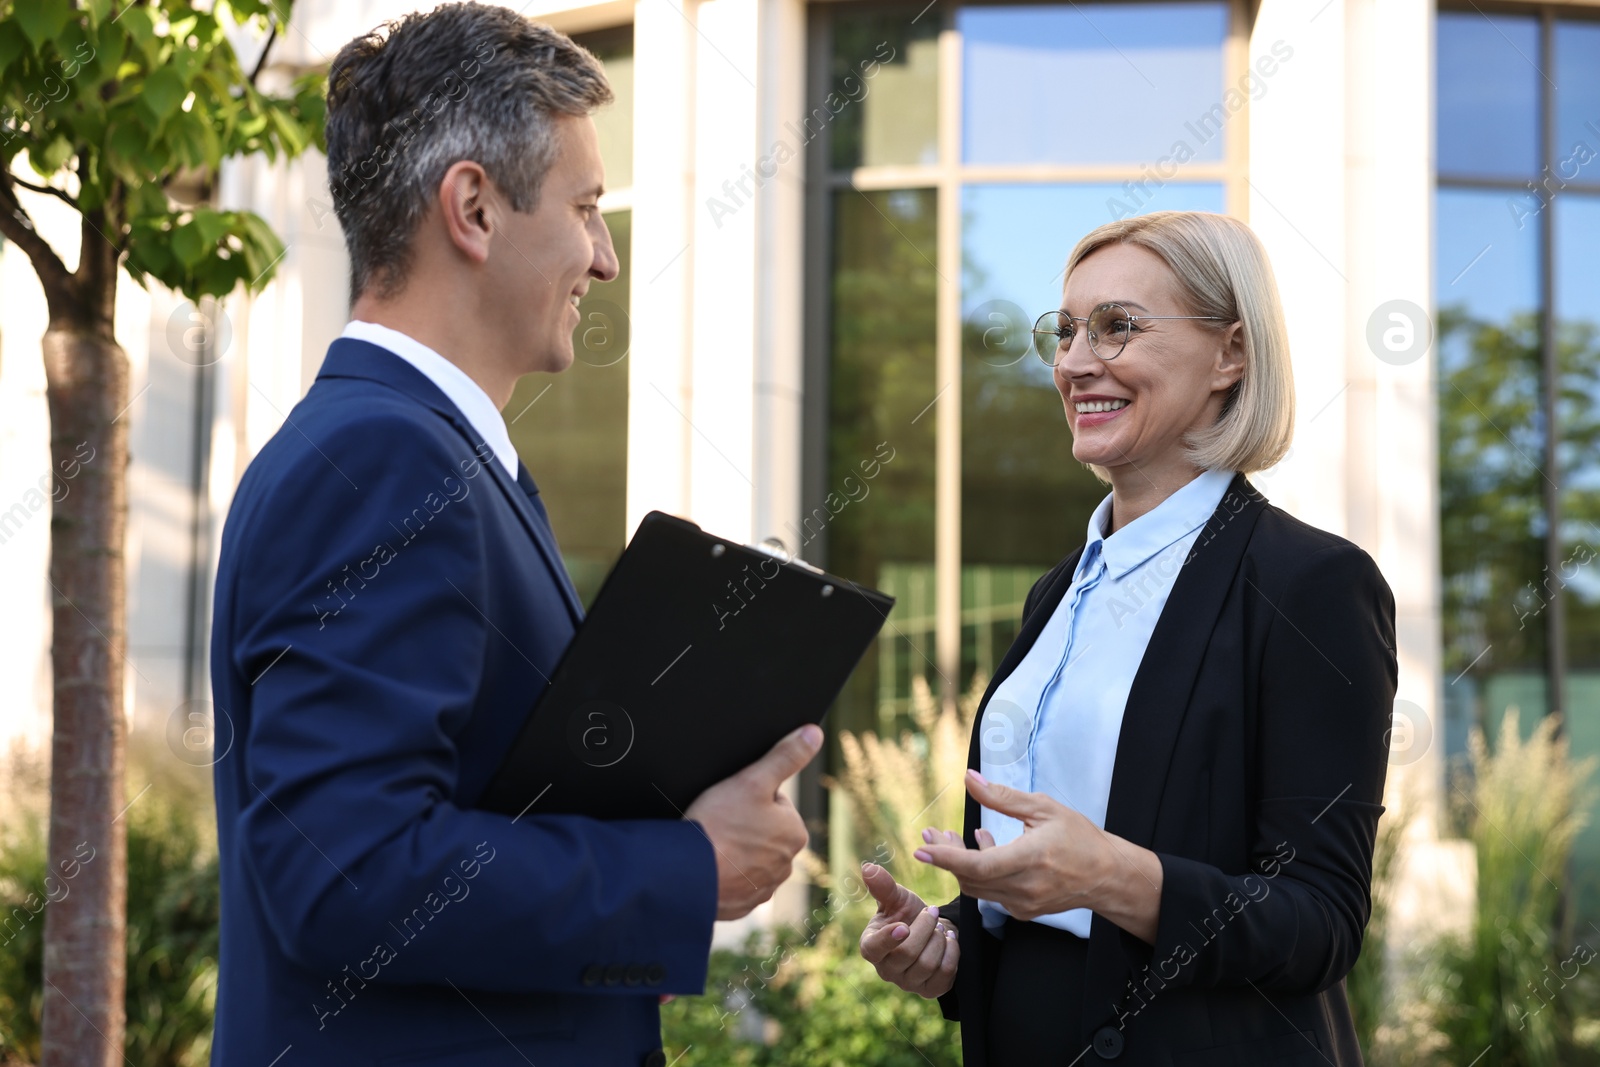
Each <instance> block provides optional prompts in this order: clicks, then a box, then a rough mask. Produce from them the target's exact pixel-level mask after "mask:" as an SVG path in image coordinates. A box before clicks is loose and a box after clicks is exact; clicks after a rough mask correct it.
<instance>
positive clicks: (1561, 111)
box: [1550, 22, 1600, 184]
mask: <svg viewBox="0 0 1600 1067" xmlns="http://www.w3.org/2000/svg"><path fill="white" fill-rule="evenodd" d="M1555 53H1556V56H1555V78H1556V84H1557V85H1559V86H1560V87H1561V90H1560V91H1559V92H1557V93H1555V94H1553V95H1554V96H1555V106H1556V143H1555V144H1554V145H1553V146H1552V149H1553V151H1552V156H1553V158H1552V159H1551V160H1550V171H1551V175H1552V176H1553V177H1555V178H1556V179H1557V180H1558V181H1562V182H1572V181H1581V182H1589V183H1597V184H1600V22H1557V23H1556V45H1555Z"/></svg>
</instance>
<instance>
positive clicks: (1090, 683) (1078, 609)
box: [978, 470, 1233, 938]
mask: <svg viewBox="0 0 1600 1067" xmlns="http://www.w3.org/2000/svg"><path fill="white" fill-rule="evenodd" d="M1232 481H1233V472H1232V471H1221V470H1217V471H1206V472H1205V473H1203V474H1201V475H1200V476H1199V477H1197V478H1195V479H1194V480H1193V481H1191V482H1190V483H1189V484H1188V485H1185V486H1184V487H1183V488H1181V489H1179V490H1178V491H1177V492H1175V493H1173V494H1172V495H1171V496H1169V497H1167V499H1165V500H1163V501H1162V502H1161V503H1160V504H1158V505H1156V507H1155V508H1154V509H1153V510H1151V511H1149V512H1147V513H1145V514H1143V515H1141V516H1139V517H1138V518H1137V519H1134V520H1133V521H1132V522H1130V523H1128V524H1127V525H1126V526H1124V527H1122V528H1121V529H1120V530H1118V531H1117V532H1116V533H1114V534H1112V535H1111V536H1109V537H1107V536H1105V533H1104V531H1105V528H1106V522H1107V520H1108V519H1109V518H1110V516H1111V497H1110V496H1107V497H1106V498H1105V499H1104V500H1102V501H1101V502H1100V506H1099V507H1097V508H1095V510H1094V514H1093V515H1092V516H1090V518H1089V532H1088V541H1087V543H1086V544H1085V545H1084V548H1083V555H1082V556H1081V557H1080V558H1079V560H1078V567H1077V569H1076V571H1074V573H1073V577H1072V584H1071V585H1070V586H1068V588H1067V591H1066V594H1065V595H1064V596H1063V597H1062V598H1061V602H1060V603H1059V604H1058V605H1057V606H1056V609H1055V611H1054V613H1052V614H1051V616H1050V619H1049V621H1048V622H1046V623H1045V627H1044V630H1043V631H1042V632H1041V633H1040V634H1039V638H1038V640H1036V641H1035V642H1034V643H1033V647H1032V648H1030V649H1029V650H1028V652H1027V654H1026V655H1025V656H1023V658H1022V662H1020V663H1018V664H1017V668H1016V670H1014V671H1012V672H1011V674H1010V675H1009V676H1007V678H1006V680H1005V681H1004V682H1002V683H1000V686H999V688H997V689H996V690H995V692H994V696H993V697H992V698H991V699H990V701H989V704H988V707H987V708H986V709H985V712H984V718H983V736H982V738H981V741H980V745H979V752H980V754H981V755H980V759H979V768H978V769H979V771H980V772H982V774H983V776H984V777H985V778H987V779H988V780H989V781H991V782H997V783H999V784H1001V785H1007V786H1010V787H1012V788H1013V789H1021V790H1024V791H1026V792H1030V793H1045V794H1047V795H1049V796H1051V797H1053V798H1055V799H1056V800H1059V801H1060V802H1061V803H1063V804H1065V805H1066V806H1067V807H1069V808H1072V809H1074V810H1076V811H1078V812H1080V813H1082V814H1083V816H1084V817H1085V818H1087V819H1089V820H1090V821H1091V822H1093V823H1094V824H1095V825H1096V826H1099V827H1102V828H1103V827H1104V826H1105V822H1106V803H1107V801H1108V800H1109V799H1110V796H1111V771H1112V767H1113V766H1114V764H1115V763H1116V757H1117V739H1118V738H1119V737H1120V736H1121V733H1122V711H1123V708H1124V706H1125V705H1126V704H1127V702H1128V691H1129V690H1130V689H1131V688H1132V687H1133V678H1134V675H1135V674H1136V673H1137V672H1138V670H1139V664H1140V662H1141V661H1142V660H1143V659H1144V653H1145V648H1146V646H1147V645H1149V643H1150V634H1151V633H1152V632H1153V631H1154V630H1155V626H1156V620H1157V619H1158V618H1160V617H1161V609H1162V608H1163V607H1165V606H1166V603H1167V597H1168V595H1169V594H1170V593H1171V592H1172V585H1173V583H1174V582H1175V581H1176V580H1177V577H1178V571H1179V569H1180V568H1181V567H1182V566H1183V562H1184V560H1185V559H1187V558H1188V555H1189V550H1190V548H1191V547H1192V546H1193V545H1194V542H1195V539H1196V538H1198V537H1199V536H1200V530H1201V528H1202V527H1203V526H1205V523H1206V520H1207V519H1209V518H1210V517H1211V514H1212V512H1214V511H1216V509H1217V505H1218V504H1220V503H1221V502H1222V497H1223V495H1224V494H1225V493H1226V492H1227V490H1228V485H1229V484H1230V483H1231V482H1232ZM982 812H983V817H982V826H983V827H984V829H986V830H988V831H989V832H990V833H991V834H993V835H994V840H995V843H996V844H997V845H1003V844H1006V843H1007V842H1010V841H1014V840H1016V839H1017V837H1019V836H1020V835H1021V834H1022V830H1023V826H1022V822H1021V821H1020V820H1018V819H1015V818H1012V817H1011V816H1009V815H1002V814H1000V813H999V812H995V811H990V810H989V809H988V808H984V809H982ZM978 911H979V913H980V914H981V915H982V916H983V925H984V927H985V928H986V929H989V930H992V931H996V932H998V928H999V927H1001V926H1003V925H1004V923H1005V920H1006V916H1007V914H1009V913H1008V912H1007V911H1006V910H1005V908H1004V907H1002V906H1001V905H999V904H995V903H993V902H991V901H987V900H980V901H978ZM1090 917H1091V913H1090V911H1089V909H1087V908H1074V909H1072V910H1070V911H1062V912H1056V913H1055V914H1053V915H1042V916H1040V917H1039V918H1037V919H1035V920H1034V922H1040V923H1044V924H1046V925H1047V926H1054V927H1057V928H1058V929H1061V930H1066V931H1068V932H1070V933H1074V934H1077V935H1078V936H1079V937H1084V938H1086V937H1088V936H1089V920H1090Z"/></svg>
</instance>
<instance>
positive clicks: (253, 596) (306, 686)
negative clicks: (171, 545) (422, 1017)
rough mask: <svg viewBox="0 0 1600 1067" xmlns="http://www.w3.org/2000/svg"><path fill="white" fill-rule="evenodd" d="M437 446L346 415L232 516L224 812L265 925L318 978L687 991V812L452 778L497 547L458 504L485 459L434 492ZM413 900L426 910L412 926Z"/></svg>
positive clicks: (439, 461) (706, 894) (694, 846)
mask: <svg viewBox="0 0 1600 1067" xmlns="http://www.w3.org/2000/svg"><path fill="white" fill-rule="evenodd" d="M374 440H377V441H382V442H385V443H386V446H387V447H375V446H374V444H373V441H374ZM452 451H453V450H452V449H451V448H450V447H449V446H448V445H447V444H446V443H445V442H444V441H443V439H442V438H440V437H437V436H430V435H429V434H427V433H424V432H419V430H418V427H417V426H416V425H415V424H414V423H413V422H411V421H409V420H407V419H403V418H400V417H398V416H394V417H387V420H386V419H385V418H383V417H380V418H362V419H359V420H352V422H351V423H349V424H347V425H345V426H344V427H342V428H341V429H340V430H339V431H337V432H335V433H334V434H332V435H329V437H328V439H326V440H322V441H320V442H319V448H318V451H312V452H308V453H307V454H306V455H305V457H304V458H303V460H297V461H295V463H294V469H293V471H292V474H291V476H290V477H286V478H283V479H280V480H279V482H278V483H277V485H276V487H275V488H273V489H272V490H270V491H269V492H268V494H266V495H265V496H264V497H262V498H258V502H259V506H258V507H256V508H255V509H254V513H253V514H251V515H248V516H246V519H247V521H248V526H247V528H246V532H245V534H244V535H243V539H242V540H241V542H240V545H241V547H240V550H239V551H240V553H241V556H240V559H239V561H238V563H239V565H238V567H237V568H236V569H235V571H234V573H236V574H239V575H241V576H242V577H241V580H240V581H239V588H238V590H237V592H236V605H237V606H236V612H237V619H236V626H235V630H234V632H235V633H237V634H238V635H239V637H238V639H237V640H236V642H235V645H234V647H233V648H232V649H230V650H228V656H229V659H230V662H231V665H232V667H233V668H234V669H235V670H237V671H239V672H240V673H241V675H242V677H243V678H245V679H254V680H255V681H254V684H253V687H252V690H251V708H250V714H249V721H248V725H247V732H246V733H245V735H244V736H242V737H241V738H240V739H239V740H240V743H242V744H244V745H245V746H246V747H245V752H244V766H245V768H246V771H245V778H246V783H245V784H243V785H242V786H240V789H241V790H242V795H243V801H242V804H241V814H240V816H239V820H238V822H239V825H237V826H236V827H233V828H232V832H234V833H237V834H239V835H242V842H243V846H244V847H243V852H244V855H245V857H246V865H247V868H248V870H249V874H250V876H251V877H252V879H253V881H254V883H255V887H256V891H257V892H258V893H259V895H260V899H261V900H262V901H263V904H264V907H265V909H266V921H267V923H268V925H269V927H270V928H271V932H272V933H273V935H274V936H275V937H276V940H277V941H278V943H279V944H280V945H281V946H282V949H283V952H284V953H285V955H286V956H288V957H289V958H290V959H292V960H293V961H295V962H297V963H299V964H301V965H302V966H306V967H313V968H316V969H319V970H326V971H327V973H328V974H329V975H330V977H333V976H339V975H340V974H341V973H342V972H341V968H347V967H348V968H352V969H354V970H357V971H360V972H361V973H362V977H363V978H367V979H368V980H377V981H383V982H399V983H437V984H441V985H442V984H444V983H445V982H447V981H449V982H453V983H455V984H457V985H458V986H461V987H470V988H479V989H492V990H505V991H533V990H539V991H552V992H575V993H576V992H581V993H586V994H594V995H605V994H618V995H622V994H631V995H638V994H639V993H641V992H644V991H645V990H643V989H641V988H639V987H638V986H637V983H630V984H629V985H623V984H621V983H617V984H615V985H612V986H607V985H595V984H593V979H592V975H591V981H590V983H584V982H583V981H582V977H581V976H582V974H583V972H584V970H585V969H586V968H589V967H592V966H593V965H594V964H595V963H601V964H609V963H613V962H619V961H620V962H625V963H632V962H638V963H640V964H643V965H644V966H646V967H648V966H650V965H652V964H655V965H659V966H660V967H661V968H662V969H663V970H664V972H665V975H664V978H663V980H662V981H660V983H659V984H657V985H655V986H653V987H652V988H650V989H649V990H648V991H649V992H651V993H656V992H675V993H685V994H696V993H700V992H702V991H703V989H704V983H705V974H706V962H707V955H708V949H709V945H710V938H711V929H712V923H713V921H714V916H715V909H716V898H717V886H716V863H715V857H714V855H713V852H712V849H711V845H710V842H709V841H708V840H707V838H706V837H705V835H704V833H703V832H702V831H701V829H700V828H699V827H698V825H696V824H694V823H691V822H687V821H660V820H647V821H646V820H641V821H616V822H601V821H597V820H592V819H587V818H582V817H578V816H568V815H559V816H557V815H548V816H541V815H537V814H533V813H531V812H530V813H528V814H526V815H524V816H522V817H520V818H518V819H516V820H513V819H512V818H510V817H507V816H503V815H498V814H493V813H489V812H484V811H475V810H469V809H467V808H465V807H463V806H461V805H460V804H459V803H458V801H457V790H458V773H459V761H458V754H457V748H456V736H457V735H458V733H459V732H460V731H461V730H462V729H463V728H464V726H465V725H466V724H467V723H468V722H469V720H470V719H471V717H472V713H473V710H474V708H475V707H476V706H477V705H478V704H479V701H480V697H481V690H482V689H483V688H484V687H485V686H493V685H494V684H495V679H494V678H485V677H483V675H482V671H483V666H484V657H485V650H486V649H487V648H488V647H489V646H490V643H491V642H496V641H502V640H504V637H503V636H501V635H499V634H498V633H497V631H496V629H495V628H493V626H492V624H491V623H490V621H489V620H488V619H487V618H486V617H485V615H484V614H483V613H482V612H481V611H480V610H479V608H478V607H477V605H479V604H482V603H485V602H486V595H487V590H488V588H489V586H490V583H492V582H494V581H495V573H494V565H495V562H496V561H494V560H489V559H485V558H484V541H483V536H482V528H481V526H480V524H479V522H478V520H477V518H476V516H477V515H478V514H479V513H481V512H482V510H483V509H485V508H487V507H489V506H491V505H492V503H493V497H494V494H496V493H497V492H499V489H498V488H497V487H496V486H495V485H494V484H493V482H492V477H491V475H490V473H489V472H488V471H487V470H483V471H481V472H480V473H479V475H478V480H477V481H476V482H475V483H474V484H472V485H471V486H470V491H469V492H467V493H466V494H465V495H464V496H463V497H462V498H461V499H460V500H454V499H453V498H452V502H450V503H448V505H447V506H445V505H441V504H438V503H437V502H438V501H441V500H443V498H444V496H445V495H446V494H449V493H452V492H454V490H452V489H451V488H450V487H451V485H452V484H455V485H461V484H464V483H465V479H464V478H463V477H462V470H461V469H459V468H458V463H460V457H459V456H456V455H453V454H451V453H452ZM461 452H462V454H463V455H470V453H469V452H468V451H467V450H466V448H465V445H464V444H463V447H462V449H461ZM335 461H336V462H335ZM490 462H493V460H491V461H490ZM356 487H359V489H357V488H356ZM430 494H431V497H430ZM419 506H427V507H428V509H429V510H430V511H432V510H433V509H434V507H435V506H438V507H439V510H438V512H437V514H435V515H433V516H432V518H431V520H430V521H429V523H428V525H427V527H426V529H425V531H424V532H423V533H422V534H421V535H419V536H417V537H416V539H415V540H413V541H408V542H400V538H399V537H398V536H397V534H396V528H395V527H394V526H393V525H392V524H393V522H395V521H400V520H401V519H402V518H403V517H404V516H408V515H410V514H411V513H412V511H413V509H414V508H417V507H419ZM397 542H400V544H399V547H398V548H395V549H394V551H393V556H392V558H389V559H387V560H384V561H383V562H382V564H381V570H380V572H379V573H378V574H377V575H376V577H375V578H373V579H372V580H370V581H367V582H366V583H365V584H364V585H363V586H361V589H360V593H359V598H358V599H356V600H354V601H352V602H351V604H350V606H349V607H348V608H347V609H345V610H344V611H342V612H341V613H340V614H339V615H338V616H337V617H327V616H326V615H323V616H320V617H319V614H318V613H317V612H316V611H314V610H313V608H312V605H313V604H314V603H315V602H317V601H318V600H319V599H322V600H325V599H326V598H327V596H328V592H327V589H326V588H325V585H326V583H327V581H328V580H329V579H330V578H334V577H336V576H341V575H342V574H343V573H344V571H343V570H342V569H343V568H345V567H346V565H347V564H348V565H351V566H354V565H355V563H356V561H361V560H368V559H370V558H372V557H373V556H374V550H375V546H376V545H380V544H385V543H387V544H390V545H391V547H392V546H393V545H394V544H395V543H397ZM529 551H530V552H531V551H533V547H532V546H531V545H530V546H529ZM368 577H371V575H370V571H369V573H368ZM220 710H221V709H219V711H220ZM418 909H426V914H424V915H423V917H422V918H423V919H424V920H431V921H426V926H427V930H426V931H425V932H424V933H422V934H420V935H418V936H416V937H415V939H414V940H412V939H409V938H408V937H407V933H408V931H409V929H410V928H411V925H412V924H408V923H407V922H406V920H407V919H408V918H410V917H411V916H413V915H414V914H415V913H416V912H417V910H418ZM384 945H387V947H388V952H387V953H384V952H383V949H382V947H381V946H384ZM375 952H376V953H377V954H378V959H377V963H378V964H379V966H378V967H377V968H374V969H377V970H378V974H377V975H376V976H375V977H374V976H370V975H369V974H368V973H367V970H368V968H367V967H364V966H363V962H364V961H371V960H372V959H373V957H374V954H375ZM385 955H386V956H387V957H388V958H383V957H384V956H385ZM656 976H657V977H661V975H660V974H659V972H658V973H657V975H656Z"/></svg>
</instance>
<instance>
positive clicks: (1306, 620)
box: [1150, 543, 1397, 993]
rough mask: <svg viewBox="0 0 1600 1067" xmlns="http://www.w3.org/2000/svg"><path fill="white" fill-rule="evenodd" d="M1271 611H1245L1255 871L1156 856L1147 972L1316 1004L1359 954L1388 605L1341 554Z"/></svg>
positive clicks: (1389, 678) (1381, 591)
mask: <svg viewBox="0 0 1600 1067" xmlns="http://www.w3.org/2000/svg"><path fill="white" fill-rule="evenodd" d="M1252 584H1253V583H1252ZM1247 595H1250V596H1258V595H1259V596H1261V597H1262V598H1263V599H1264V598H1265V597H1266V594H1265V592H1263V591H1262V590H1261V589H1260V588H1255V589H1252V590H1250V591H1248V592H1247ZM1273 600H1275V601H1276V602H1275V603H1274V602H1271V601H1269V602H1268V603H1264V604H1260V605H1259V606H1260V608H1261V609H1262V610H1264V611H1267V612H1270V613H1271V615H1270V618H1271V621H1270V623H1269V624H1268V627H1269V628H1268V630H1267V637H1266V640H1265V645H1264V648H1263V659H1262V666H1261V674H1260V683H1259V690H1258V694H1259V699H1258V707H1257V712H1258V716H1259V718H1258V720H1257V728H1258V731H1259V733H1258V738H1259V742H1258V744H1259V747H1258V757H1257V759H1258V765H1257V770H1256V780H1257V782H1258V783H1259V786H1258V789H1257V791H1256V793H1257V795H1256V798H1255V813H1254V826H1253V834H1252V837H1253V847H1252V868H1253V871H1252V872H1250V873H1229V872H1224V871H1222V870H1219V869H1218V868H1217V867H1215V866H1212V865H1210V864H1206V863H1201V862H1198V861H1196V860H1193V859H1186V858H1184V857H1181V856H1173V855H1167V854H1159V855H1160V859H1161V866H1162V873H1163V879H1164V881H1163V884H1162V888H1161V915H1160V919H1159V926H1158V930H1157V935H1156V942H1155V945H1154V948H1153V951H1152V952H1151V964H1150V966H1151V968H1152V969H1153V970H1154V971H1155V972H1156V973H1157V974H1158V975H1159V977H1160V978H1161V979H1162V981H1163V982H1165V983H1167V984H1178V985H1185V984H1194V985H1202V986H1205V985H1223V984H1243V983H1245V982H1251V983H1254V984H1255V985H1257V986H1259V987H1260V988H1262V989H1275V990H1281V991H1284V992H1292V993H1315V992H1321V991H1322V990H1324V989H1327V988H1329V987H1330V986H1332V985H1334V984H1336V983H1337V982H1338V981H1339V980H1340V979H1342V978H1343V977H1344V976H1345V975H1346V974H1347V973H1348V972H1349V971H1350V968H1351V967H1352V966H1354V964H1355V961H1356V956H1357V955H1358V954H1359V953H1360V951H1361V937H1362V932H1363V930H1364V929H1365V927H1366V923H1367V918H1368V915H1369V914H1370V911H1371V897H1370V883H1371V875H1372V849H1373V841H1374V837H1375V835H1376V832H1377V824H1378V816H1379V815H1381V814H1382V812H1383V807H1382V803H1381V802H1382V799H1383V783H1384V775H1385V771H1386V769H1387V757H1388V745H1387V739H1388V735H1387V731H1388V729H1389V720H1390V715H1391V713H1392V710H1393V705H1394V694H1395V684H1396V680H1397V665H1396V660H1395V651H1394V598H1393V596H1392V595H1391V594H1390V591H1389V587H1388V585H1387V584H1386V583H1385V582H1384V580H1383V576H1382V575H1381V574H1380V573H1379V571H1378V568H1377V566H1376V565H1375V564H1374V563H1373V561H1372V559H1371V558H1370V557H1369V556H1368V555H1367V554H1366V553H1365V552H1363V551H1362V550H1361V549H1359V548H1357V547H1356V546H1354V545H1351V544H1348V543H1342V544H1339V545H1334V546H1330V547H1329V548H1326V549H1323V550H1322V551H1320V552H1318V553H1315V554H1314V555H1312V556H1311V557H1310V558H1309V559H1308V561H1307V563H1306V564H1305V565H1304V566H1303V567H1302V568H1300V569H1299V571H1298V574H1297V576H1296V577H1295V578H1293V579H1291V580H1290V581H1288V582H1287V583H1286V584H1285V585H1284V587H1283V588H1282V592H1281V593H1279V594H1278V595H1277V596H1275V597H1274V598H1273Z"/></svg>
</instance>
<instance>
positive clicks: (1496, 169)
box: [1438, 11, 1541, 178]
mask: <svg viewBox="0 0 1600 1067" xmlns="http://www.w3.org/2000/svg"><path fill="white" fill-rule="evenodd" d="M1438 26H1439V36H1438V44H1439V48H1438V65H1439V67H1438V79H1439V92H1438V101H1439V103H1438V130H1439V133H1438V136H1439V145H1438V168H1439V173H1440V174H1446V175H1449V174H1461V175H1473V176H1480V177H1482V176H1509V177H1528V178H1531V177H1533V176H1535V175H1536V174H1538V172H1539V168H1540V162H1539V84H1540V79H1539V67H1538V66H1537V65H1536V64H1538V63H1540V61H1541V60H1540V56H1539V20H1538V18H1537V16H1532V15H1526V16H1525V15H1484V14H1481V13H1479V12H1475V11H1474V12H1448V11H1441V12H1439V21H1438Z"/></svg>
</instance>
